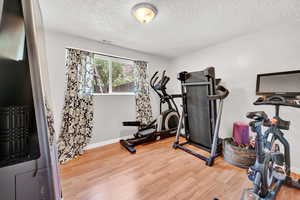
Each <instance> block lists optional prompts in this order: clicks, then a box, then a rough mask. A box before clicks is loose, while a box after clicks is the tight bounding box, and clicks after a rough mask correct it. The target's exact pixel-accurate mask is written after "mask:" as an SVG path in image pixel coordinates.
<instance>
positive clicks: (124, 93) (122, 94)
mask: <svg viewBox="0 0 300 200" xmlns="http://www.w3.org/2000/svg"><path fill="white" fill-rule="evenodd" d="M92 96H135V93H132V92H128V93H126V92H123V93H121V92H120V93H93V94H92Z"/></svg>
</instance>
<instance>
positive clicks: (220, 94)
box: [208, 85, 229, 100]
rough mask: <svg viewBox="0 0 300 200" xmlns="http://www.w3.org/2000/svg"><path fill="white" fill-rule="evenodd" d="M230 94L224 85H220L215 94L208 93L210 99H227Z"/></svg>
mask: <svg viewBox="0 0 300 200" xmlns="http://www.w3.org/2000/svg"><path fill="white" fill-rule="evenodd" d="M228 95H229V90H228V89H226V88H225V87H224V86H222V85H218V86H217V88H216V94H215V95H208V99H209V100H217V99H225V98H226V97H227V96H228Z"/></svg>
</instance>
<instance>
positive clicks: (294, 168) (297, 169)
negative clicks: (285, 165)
mask: <svg viewBox="0 0 300 200" xmlns="http://www.w3.org/2000/svg"><path fill="white" fill-rule="evenodd" d="M291 171H292V172H293V173H296V174H300V168H297V167H291Z"/></svg>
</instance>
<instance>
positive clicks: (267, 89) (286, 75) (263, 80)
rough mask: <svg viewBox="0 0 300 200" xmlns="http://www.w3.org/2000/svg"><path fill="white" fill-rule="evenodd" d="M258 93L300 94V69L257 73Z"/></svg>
mask: <svg viewBox="0 0 300 200" xmlns="http://www.w3.org/2000/svg"><path fill="white" fill-rule="evenodd" d="M256 89H257V91H256V92H257V94H300V71H291V72H280V73H273V74H259V75H257V87H256Z"/></svg>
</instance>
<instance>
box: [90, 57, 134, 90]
mask: <svg viewBox="0 0 300 200" xmlns="http://www.w3.org/2000/svg"><path fill="white" fill-rule="evenodd" d="M94 63H95V68H96V70H95V71H96V73H95V78H94V80H93V86H94V92H93V93H94V94H133V93H134V91H135V85H134V63H133V61H130V60H125V59H118V58H112V57H109V56H101V55H95V61H94Z"/></svg>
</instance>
